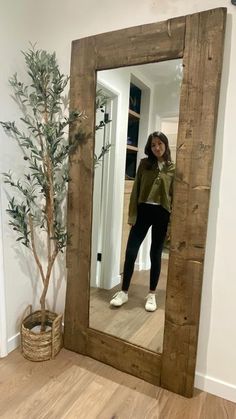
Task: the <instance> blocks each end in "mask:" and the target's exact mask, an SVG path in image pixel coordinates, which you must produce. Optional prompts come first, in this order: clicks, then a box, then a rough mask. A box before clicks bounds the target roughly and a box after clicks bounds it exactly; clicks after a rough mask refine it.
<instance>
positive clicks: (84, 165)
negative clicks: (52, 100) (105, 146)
mask: <svg viewBox="0 0 236 419" xmlns="http://www.w3.org/2000/svg"><path fill="white" fill-rule="evenodd" d="M94 57H95V51H94V43H93V42H91V40H90V41H88V40H87V39H83V40H81V41H79V42H76V43H73V45H72V60H71V75H70V76H71V83H70V106H71V109H73V110H79V111H86V116H87V119H86V120H85V121H84V122H83V123H82V124H81V125H78V124H74V126H72V127H71V129H70V141H71V142H72V143H74V142H75V141H78V147H77V148H76V150H75V152H74V154H73V155H72V156H71V158H70V172H69V177H70V179H71V181H70V182H69V193H68V234H69V238H70V239H69V246H68V252H67V267H68V275H69V280H68V284H67V293H66V308H65V318H66V319H67V318H68V319H70V320H69V321H68V322H67V321H65V346H66V347H73V348H74V350H78V351H80V352H81V353H85V352H86V349H85V346H86V328H87V327H88V301H89V272H90V257H91V255H90V253H91V233H90V231H91V220H92V192H93V170H94V167H93V154H94V127H95V112H94V108H95V104H94V103H95V102H94V98H95V91H96V74H95V71H94V65H95V64H94Z"/></svg>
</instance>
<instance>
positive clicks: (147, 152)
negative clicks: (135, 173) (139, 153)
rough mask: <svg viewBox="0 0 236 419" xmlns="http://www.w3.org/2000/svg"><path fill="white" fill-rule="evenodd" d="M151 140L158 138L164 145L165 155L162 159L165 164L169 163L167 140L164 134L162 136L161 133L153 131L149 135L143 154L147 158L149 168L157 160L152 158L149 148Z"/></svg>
mask: <svg viewBox="0 0 236 419" xmlns="http://www.w3.org/2000/svg"><path fill="white" fill-rule="evenodd" d="M153 138H159V139H160V140H161V142H162V143H164V144H165V153H164V154H163V159H164V161H165V163H171V153H170V147H169V141H168V138H167V136H166V135H165V134H163V132H161V131H155V132H153V133H152V134H150V135H149V137H148V140H147V144H146V145H145V148H144V153H145V154H146V156H148V162H149V167H151V166H152V165H153V164H154V163H156V161H157V158H156V156H154V154H153V152H152V147H151V145H152V140H153Z"/></svg>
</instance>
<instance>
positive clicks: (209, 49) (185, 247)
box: [161, 9, 226, 396]
mask: <svg viewBox="0 0 236 419" xmlns="http://www.w3.org/2000/svg"><path fill="white" fill-rule="evenodd" d="M225 17H226V10H225V9H217V10H210V11H206V12H202V13H199V14H194V15H192V16H188V17H187V18H186V38H185V39H186V41H185V51H184V58H183V65H184V69H186V71H184V77H183V85H182V90H181V100H180V120H179V132H178V141H177V161H176V176H175V185H174V204H173V214H172V224H171V252H170V263H169V273H168V282H167V301H166V316H165V319H166V322H165V334H164V351H163V357H162V379H161V380H162V385H163V386H164V387H166V388H169V389H171V390H172V391H176V392H177V393H180V394H183V395H186V396H191V395H192V391H193V380H194V370H195V362H196V348H197V336H198V324H199V315H200V299H201V287H202V274H203V262H204V254H205V241H206V232H207V218H208V207H209V197H210V187H211V174H212V165H213V153H214V141H215V130H216V122H217V107H218V100H219V83H220V76H221V68H222V56H223V40H224V31H225ZM196 57H197V60H196ZM173 369H174V375H173Z"/></svg>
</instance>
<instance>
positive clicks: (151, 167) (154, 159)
mask: <svg viewBox="0 0 236 419" xmlns="http://www.w3.org/2000/svg"><path fill="white" fill-rule="evenodd" d="M144 152H145V154H146V155H147V158H144V159H142V160H141V162H140V164H139V167H138V171H137V174H136V178H135V181H134V185H133V189H132V193H131V197H130V205H129V220H128V223H129V224H130V225H131V226H132V227H131V230H130V234H129V238H128V242H127V248H126V255H125V263H124V273H123V283H122V289H121V291H119V292H117V293H116V294H115V295H114V297H113V298H112V300H111V301H110V304H111V305H112V306H115V307H120V306H122V305H123V304H124V303H126V302H127V301H128V289H129V285H130V281H131V277H132V274H133V271H134V263H135V260H136V257H137V254H138V251H139V248H140V245H141V243H142V242H143V240H144V238H145V236H146V234H147V232H148V230H149V228H150V227H152V240H151V249H150V259H151V269H150V288H149V293H148V296H147V297H146V304H145V309H146V310H147V311H155V310H156V308H157V304H156V297H155V291H156V287H157V283H158V280H159V276H160V271H161V254H162V250H163V245H164V241H165V237H166V232H167V227H168V222H169V218H170V212H171V202H172V188H173V177H174V164H173V162H172V161H171V154H170V148H169V143H168V139H167V137H166V136H165V134H163V133H162V132H160V131H156V132H153V133H152V134H150V135H149V137H148V140H147V144H146V146H145V149H144Z"/></svg>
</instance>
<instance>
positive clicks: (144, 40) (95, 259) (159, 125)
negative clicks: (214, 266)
mask: <svg viewBox="0 0 236 419" xmlns="http://www.w3.org/2000/svg"><path fill="white" fill-rule="evenodd" d="M225 22H226V9H224V8H219V9H213V10H208V11H203V12H200V13H196V14H193V15H188V16H183V17H179V18H174V19H169V20H168V21H164V22H159V23H153V24H148V25H143V26H138V27H134V28H128V29H124V30H119V31H114V32H110V33H104V34H101V35H96V36H91V37H88V38H84V39H80V40H77V41H73V43H72V60H71V90H70V96H71V99H70V101H71V102H70V103H71V104H70V106H71V109H73V110H75V109H79V110H81V111H85V113H86V115H87V118H86V119H85V120H84V123H83V124H82V125H79V126H77V125H76V124H75V125H74V126H72V127H71V128H70V141H71V142H74V143H75V145H76V146H75V148H74V152H73V154H72V155H71V158H70V178H71V181H70V182H69V194H68V230H69V235H70V243H69V245H68V252H67V268H68V284H67V294H66V309H65V338H64V343H65V347H66V348H68V349H71V350H73V351H76V352H79V353H82V354H85V355H88V356H91V357H93V358H96V359H98V360H100V361H102V362H105V363H107V364H110V365H112V366H114V367H116V368H118V369H120V370H122V371H125V372H128V373H130V374H133V375H135V376H137V377H140V378H142V379H144V380H146V381H149V382H151V383H153V384H156V385H161V386H163V387H165V388H167V389H169V390H171V391H174V392H176V393H179V394H182V395H184V396H188V397H191V396H192V394H193V384H194V372H195V363H196V350H197V336H198V325H199V315H200V300H201V287H202V275H203V262H204V254H205V241H206V232H207V217H208V207H209V196H210V186H211V174H212V165H213V153H214V140H215V130H216V123H217V107H218V100H219V87H220V77H221V68H222V57H223V42H224V31H225ZM98 96H100V97H102V99H103V100H102V101H101V103H100V105H99V106H97V104H98ZM154 131H162V132H164V133H165V135H166V136H167V137H168V139H169V145H170V150H171V155H172V161H173V162H175V164H176V168H175V175H174V194H173V205H172V212H171V220H170V223H169V227H168V231H167V235H166V239H165V243H164V248H163V252H162V263H161V266H162V268H161V274H160V278H159V282H158V287H157V305H158V307H157V310H155V311H154V312H148V311H146V310H145V309H144V300H145V296H146V294H147V292H148V277H149V269H150V260H149V248H150V234H149V233H148V234H147V237H146V238H145V240H144V242H143V243H142V246H141V248H140V250H139V253H138V256H137V259H136V262H135V270H134V274H133V277H132V282H131V286H130V290H129V301H128V302H127V304H124V305H123V306H122V307H120V308H116V307H113V306H111V305H110V304H109V302H110V300H111V298H112V296H113V295H114V294H115V293H116V292H117V291H118V290H119V289H120V284H121V281H122V275H123V264H124V252H125V248H126V242H127V237H128V235H129V226H128V224H127V211H128V205H129V199H130V193H131V190H132V185H133V182H134V178H135V175H136V171H137V167H138V165H139V162H140V160H141V159H142V158H143V157H144V147H145V143H146V141H147V137H148V135H149V134H150V133H151V132H154ZM104 149H107V152H106V153H105V154H104V156H103V158H101V159H100V160H99V162H97V163H96V164H95V160H94V156H95V155H96V156H99V154H100V153H101V151H102V150H104Z"/></svg>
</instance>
